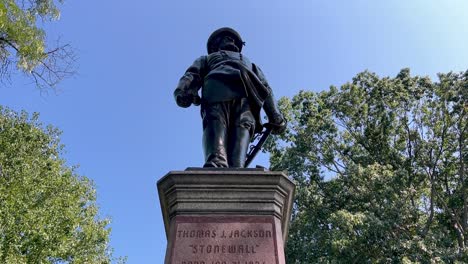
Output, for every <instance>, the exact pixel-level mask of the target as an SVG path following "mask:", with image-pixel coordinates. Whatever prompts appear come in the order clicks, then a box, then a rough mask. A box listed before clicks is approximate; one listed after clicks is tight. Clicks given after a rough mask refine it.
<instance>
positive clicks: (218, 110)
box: [202, 103, 228, 168]
mask: <svg viewBox="0 0 468 264" xmlns="http://www.w3.org/2000/svg"><path fill="white" fill-rule="evenodd" d="M223 110H224V107H223V105H222V103H217V104H212V105H208V106H204V109H203V111H202V115H203V141H202V144H203V151H204V153H205V165H203V167H218V168H226V167H228V161H227V153H226V143H227V124H226V121H225V118H224V116H225V115H224V111H223Z"/></svg>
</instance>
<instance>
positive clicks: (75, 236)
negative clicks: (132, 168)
mask: <svg viewBox="0 0 468 264" xmlns="http://www.w3.org/2000/svg"><path fill="white" fill-rule="evenodd" d="M62 149H63V145H61V143H60V131H58V130H57V129H56V128H53V127H51V126H47V127H44V126H43V125H42V124H41V123H40V122H39V121H38V115H37V114H34V115H32V116H29V115H28V114H26V113H25V112H22V113H16V112H14V111H12V110H9V109H6V108H2V107H1V106H0V263H5V264H10V263H11V264H20V263H100V264H102V263H110V262H111V261H113V258H112V254H111V253H112V252H111V249H110V248H109V246H108V242H109V233H110V229H109V228H108V224H109V219H106V218H100V217H99V214H98V207H97V205H96V191H95V189H94V186H93V184H92V182H91V181H90V180H89V179H88V178H86V177H84V176H79V175H77V174H76V172H75V169H74V168H70V167H68V166H66V164H65V160H64V159H63V158H62V157H61V155H62Z"/></svg>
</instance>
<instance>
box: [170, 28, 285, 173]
mask: <svg viewBox="0 0 468 264" xmlns="http://www.w3.org/2000/svg"><path fill="white" fill-rule="evenodd" d="M244 44H245V43H244V42H243V41H242V38H241V36H240V35H239V33H237V32H236V31H235V30H233V29H231V28H227V27H226V28H220V29H218V30H216V31H214V32H213V33H212V34H211V36H210V37H209V38H208V42H207V50H208V55H207V56H201V57H200V58H198V59H197V60H195V62H194V63H193V64H192V66H190V67H189V68H188V69H187V71H186V72H185V74H184V76H182V78H181V79H180V81H179V84H178V85H177V88H176V89H175V91H174V98H175V100H176V102H177V105H179V106H180V107H189V106H190V105H191V104H194V105H201V116H202V119H203V150H204V153H205V164H204V167H221V168H223V167H224V168H226V167H232V168H243V167H244V166H245V160H246V153H247V149H248V145H249V142H250V141H251V139H252V137H253V135H254V134H255V133H259V132H261V131H262V127H263V126H262V123H261V118H260V110H261V109H262V108H263V109H264V111H265V113H266V115H267V117H268V122H269V125H270V128H271V130H272V133H273V134H278V133H282V132H283V131H284V129H285V127H286V121H285V119H284V118H283V116H282V114H281V113H280V112H279V111H278V109H277V106H276V103H275V99H274V97H273V92H272V90H271V88H270V86H269V85H268V83H267V81H266V79H265V77H264V75H263V73H262V71H261V70H260V68H259V67H258V66H256V65H255V64H253V63H251V62H250V61H249V59H248V58H246V57H245V56H243V55H242V53H241V51H242V47H243V46H244ZM200 88H202V89H201V98H200V96H199V94H198V90H199V89H200Z"/></svg>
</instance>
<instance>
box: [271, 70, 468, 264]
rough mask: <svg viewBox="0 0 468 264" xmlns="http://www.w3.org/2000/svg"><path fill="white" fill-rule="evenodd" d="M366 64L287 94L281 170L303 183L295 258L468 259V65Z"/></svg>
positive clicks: (279, 145) (278, 155)
mask: <svg viewBox="0 0 468 264" xmlns="http://www.w3.org/2000/svg"><path fill="white" fill-rule="evenodd" d="M438 77H439V80H438V82H432V81H431V80H430V79H429V78H428V77H418V76H416V77H412V76H410V73H409V70H408V69H403V70H402V71H401V72H400V73H399V74H398V75H397V76H396V77H395V78H389V77H385V78H380V77H378V76H377V75H376V74H374V73H370V72H367V71H366V72H363V73H359V74H358V75H357V76H356V77H354V78H353V80H352V82H350V83H346V84H344V85H343V86H341V88H340V89H337V88H336V87H331V88H330V90H329V91H324V92H320V93H314V92H310V91H301V92H300V93H299V94H298V95H296V96H294V98H292V99H291V100H290V99H287V98H282V99H281V100H280V104H279V105H280V107H281V109H282V111H283V112H284V113H286V117H287V118H288V120H289V125H288V130H287V133H285V135H283V136H277V137H276V138H275V139H276V140H274V141H271V142H269V145H268V150H269V151H270V153H271V158H270V161H271V166H272V169H273V170H286V171H288V173H289V175H290V177H291V178H292V179H293V181H294V182H295V183H296V184H297V194H296V200H295V204H294V211H293V216H292V222H291V228H290V236H289V240H288V244H287V249H286V254H287V259H288V263H389V262H391V263H415V262H416V263H462V262H463V263H466V262H467V261H468V220H467V218H468V187H467V186H468V177H467V166H466V164H467V161H468V154H467V134H468V128H467V126H468V125H467V123H468V116H467V111H468V103H467V102H468V71H466V72H464V73H452V72H450V73H448V74H439V75H438Z"/></svg>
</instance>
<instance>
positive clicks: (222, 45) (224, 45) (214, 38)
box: [206, 27, 244, 54]
mask: <svg viewBox="0 0 468 264" xmlns="http://www.w3.org/2000/svg"><path fill="white" fill-rule="evenodd" d="M243 45H244V42H243V41H242V38H241V36H240V35H239V33H237V31H235V30H234V29H232V28H228V27H223V28H220V29H218V30H215V31H214V32H213V33H211V35H210V37H209V38H208V42H207V43H206V48H207V50H208V54H211V53H213V52H216V51H218V50H220V49H225V50H232V51H237V52H241V51H242V46H243Z"/></svg>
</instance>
